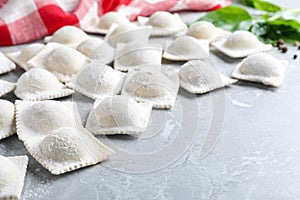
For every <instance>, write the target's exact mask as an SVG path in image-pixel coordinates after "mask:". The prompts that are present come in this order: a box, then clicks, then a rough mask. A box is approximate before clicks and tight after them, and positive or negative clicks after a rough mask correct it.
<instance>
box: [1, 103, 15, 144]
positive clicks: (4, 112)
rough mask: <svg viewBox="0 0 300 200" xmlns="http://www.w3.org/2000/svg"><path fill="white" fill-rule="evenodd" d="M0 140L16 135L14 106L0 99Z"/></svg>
mask: <svg viewBox="0 0 300 200" xmlns="http://www.w3.org/2000/svg"><path fill="white" fill-rule="evenodd" d="M0 108H1V109H0V140H1V139H4V138H7V137H9V136H11V135H13V134H14V133H16V124H15V105H14V104H13V103H11V102H9V101H7V100H2V99H0Z"/></svg>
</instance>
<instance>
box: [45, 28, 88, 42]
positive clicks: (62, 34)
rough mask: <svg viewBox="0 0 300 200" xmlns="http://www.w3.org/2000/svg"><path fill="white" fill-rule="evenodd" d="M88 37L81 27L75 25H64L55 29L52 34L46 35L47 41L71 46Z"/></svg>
mask: <svg viewBox="0 0 300 200" xmlns="http://www.w3.org/2000/svg"><path fill="white" fill-rule="evenodd" d="M86 38H88V35H87V34H86V33H85V32H84V31H82V30H81V29H79V28H77V27H75V26H63V27H61V28H60V29H58V30H57V31H55V32H54V33H53V35H52V36H48V37H46V38H45V42H46V43H49V42H52V43H59V44H63V45H66V46H69V47H76V46H77V45H78V44H80V43H81V42H82V41H83V40H85V39H86Z"/></svg>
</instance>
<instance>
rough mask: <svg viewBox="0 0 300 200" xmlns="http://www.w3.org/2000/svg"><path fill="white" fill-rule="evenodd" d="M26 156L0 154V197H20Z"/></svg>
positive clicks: (3, 199) (26, 161) (25, 167)
mask: <svg viewBox="0 0 300 200" xmlns="http://www.w3.org/2000/svg"><path fill="white" fill-rule="evenodd" d="M27 164H28V157H27V156H13V157H5V156H2V155H0V172H1V173H0V199H2V200H6V199H16V200H18V199H20V197H21V193H22V190H23V186H24V180H25V175H26V169H27Z"/></svg>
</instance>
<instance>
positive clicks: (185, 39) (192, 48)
mask: <svg viewBox="0 0 300 200" xmlns="http://www.w3.org/2000/svg"><path fill="white" fill-rule="evenodd" d="M208 57H209V41H208V40H198V39H195V38H193V37H191V36H181V37H178V38H176V39H175V40H174V41H173V42H172V43H171V44H169V45H167V48H166V49H165V51H164V54H163V58H165V59H168V60H173V61H186V60H198V59H206V58H208Z"/></svg>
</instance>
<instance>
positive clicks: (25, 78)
mask: <svg viewBox="0 0 300 200" xmlns="http://www.w3.org/2000/svg"><path fill="white" fill-rule="evenodd" d="M14 93H15V95H16V96H17V97H19V98H20V99H23V100H28V101H38V100H45V99H56V98H60V97H65V96H69V95H71V94H73V93H75V92H74V91H73V90H71V89H68V88H66V86H65V85H64V84H62V83H61V82H59V80H58V79H57V78H56V77H55V76H54V75H53V74H52V73H51V72H49V71H47V70H45V69H41V68H35V69H31V70H29V71H27V72H25V73H24V74H22V75H21V76H20V78H19V79H18V82H17V88H16V90H15V91H14Z"/></svg>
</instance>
